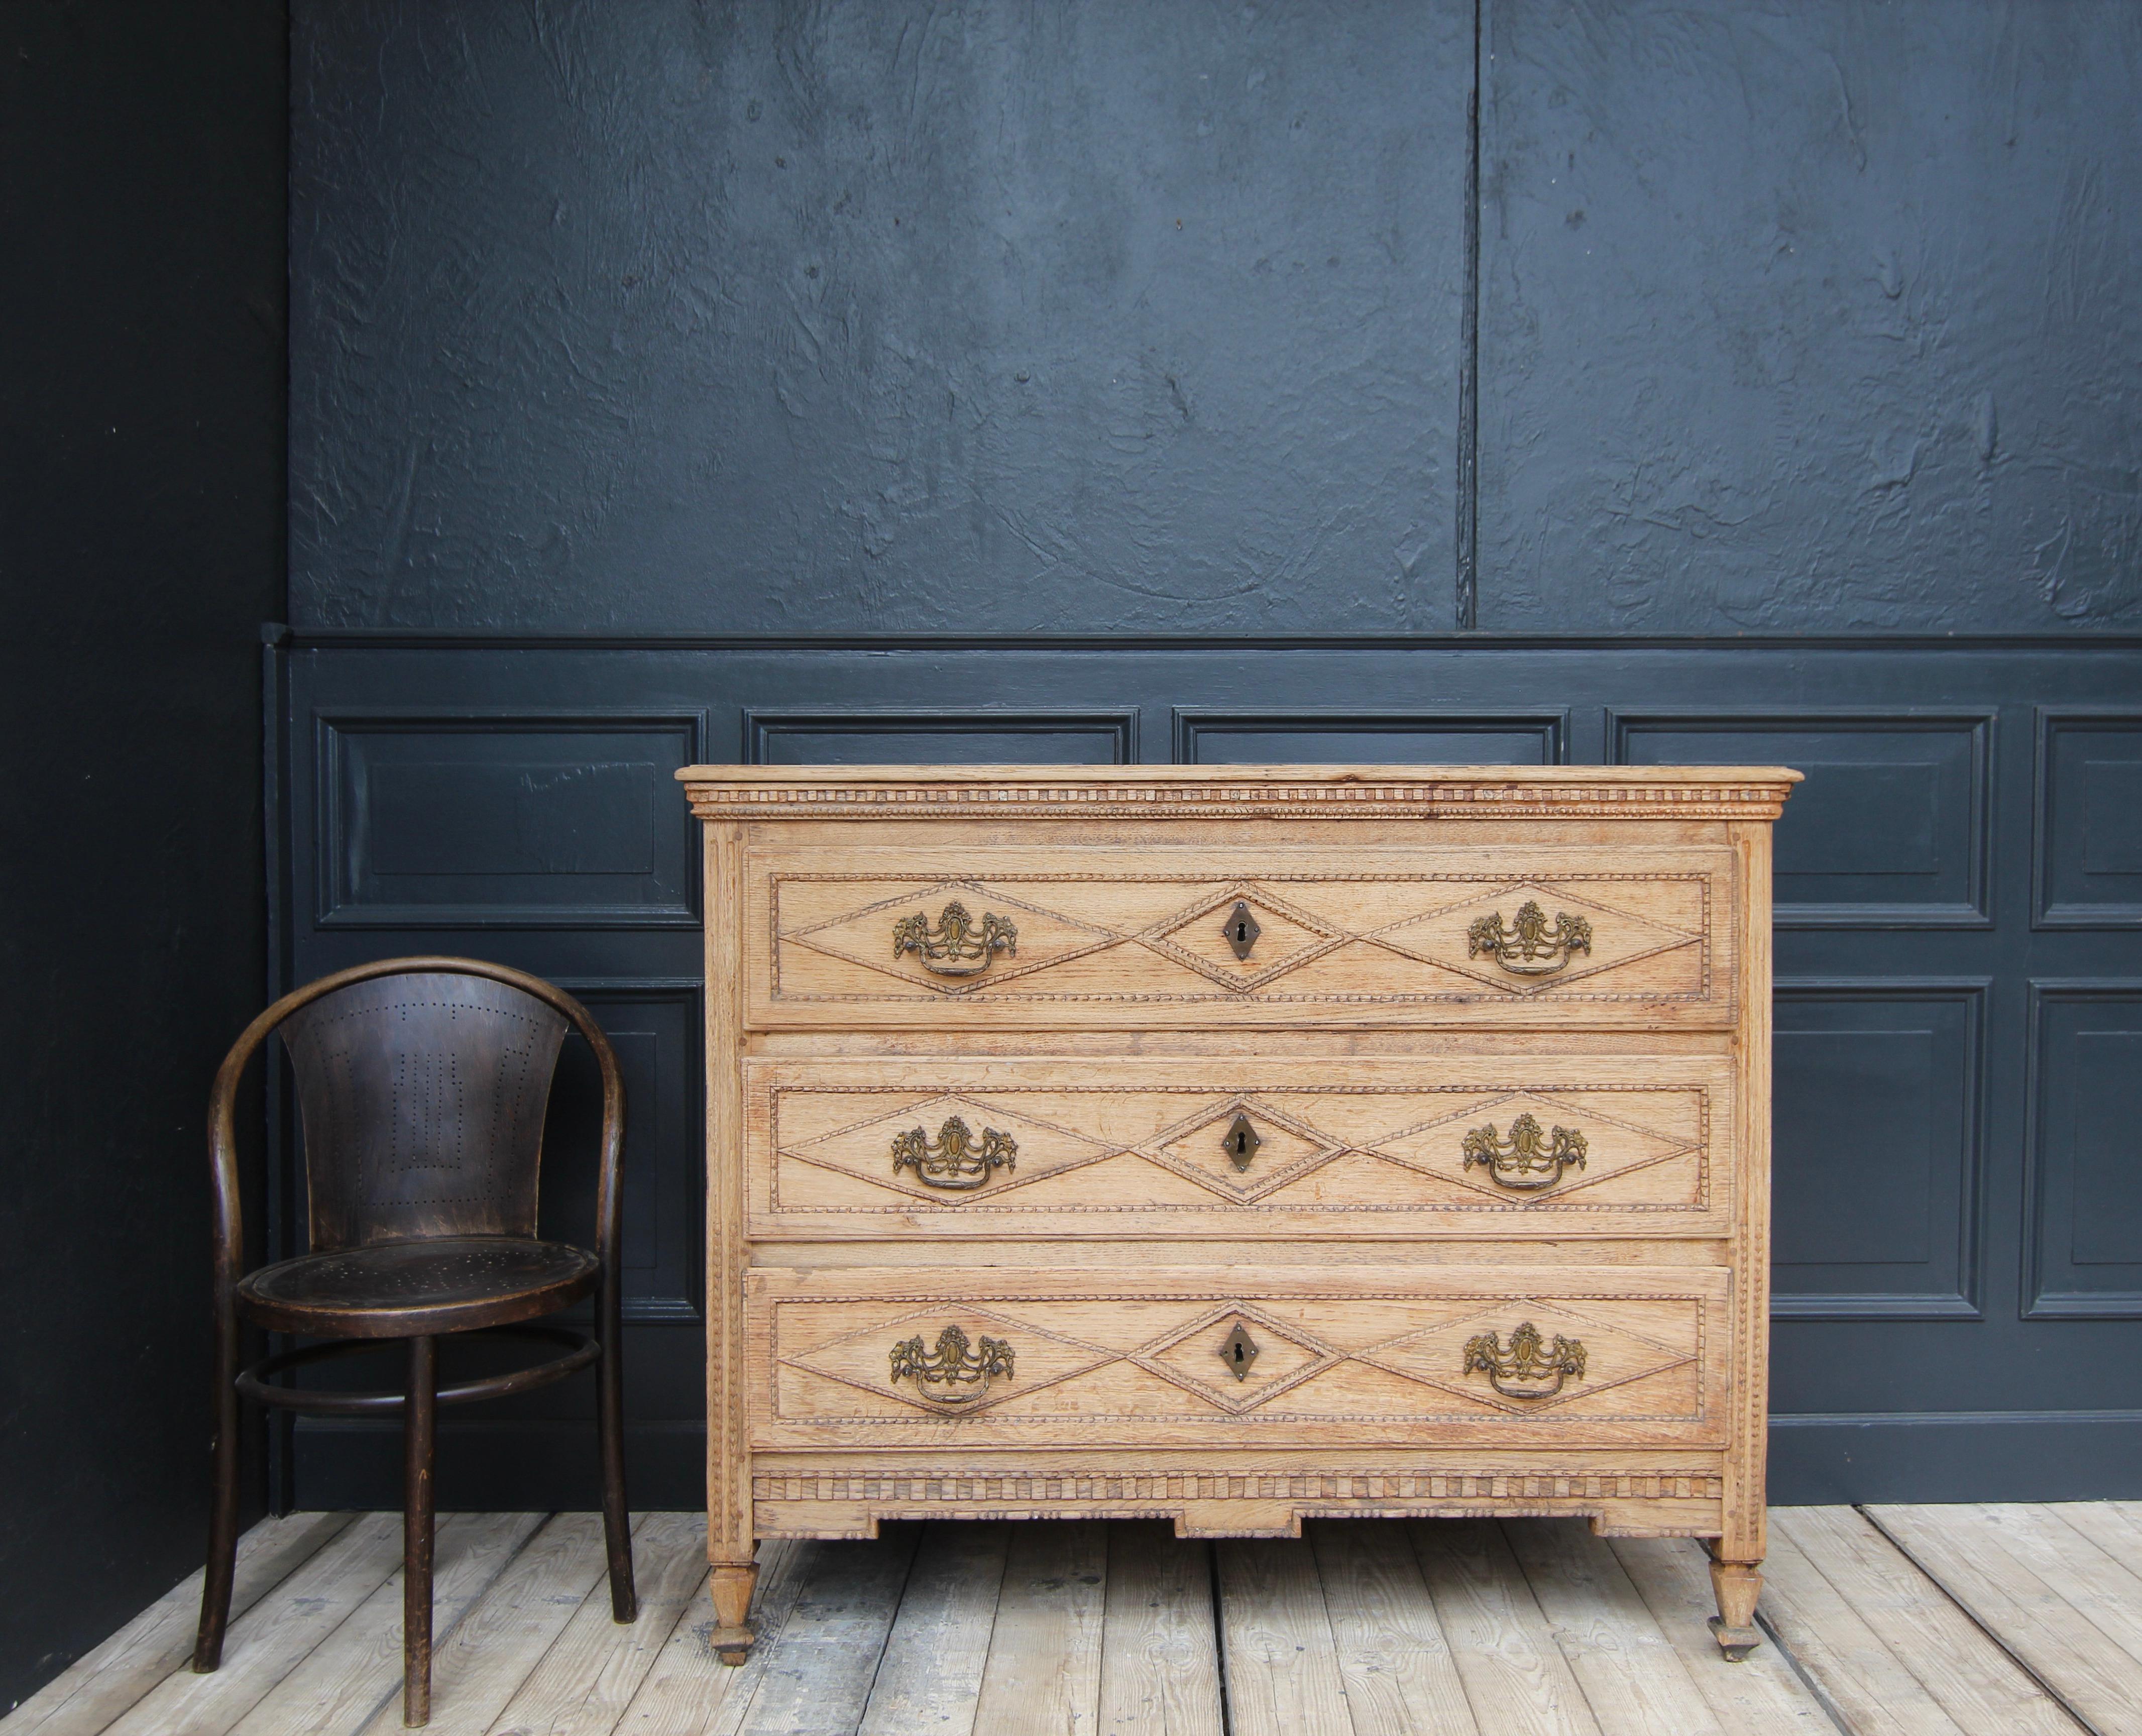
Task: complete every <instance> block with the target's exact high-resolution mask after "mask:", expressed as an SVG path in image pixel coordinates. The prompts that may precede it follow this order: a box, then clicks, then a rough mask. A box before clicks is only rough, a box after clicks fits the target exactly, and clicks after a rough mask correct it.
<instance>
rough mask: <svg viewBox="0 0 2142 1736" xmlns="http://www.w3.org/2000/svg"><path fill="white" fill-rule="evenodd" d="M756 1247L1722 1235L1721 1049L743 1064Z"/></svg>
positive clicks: (1731, 1120) (1724, 1111)
mask: <svg viewBox="0 0 2142 1736" xmlns="http://www.w3.org/2000/svg"><path fill="white" fill-rule="evenodd" d="M744 1081H745V1101H746V1105H747V1109H746V1115H745V1170H746V1176H747V1184H746V1185H747V1200H748V1213H749V1229H750V1233H751V1234H752V1235H753V1236H754V1237H756V1238H761V1239H774V1238H780V1237H791V1238H798V1239H818V1238H824V1239H855V1238H896V1237H903V1236H908V1237H911V1236H914V1235H916V1234H923V1235H955V1236H967V1235H971V1234H987V1235H989V1236H990V1237H993V1238H995V1237H1007V1236H1009V1237H1021V1236H1035V1237H1040V1236H1047V1237H1064V1236H1093V1237H1106V1238H1112V1239H1113V1238H1120V1237H1124V1236H1150V1237H1156V1238H1166V1237H1173V1236H1177V1235H1201V1236H1215V1235H1217V1236H1252V1237H1255V1236H1265V1235H1271V1236H1286V1237H1292V1236H1303V1235H1308V1236H1345V1237H1363V1236H1403V1237H1417V1236H1420V1235H1423V1234H1434V1235H1439V1236H1440V1235H1456V1236H1468V1237H1510V1236H1537V1237H1548V1236H1554V1237H1561V1236H1577V1235H1584V1236H1593V1235H1607V1236H1631V1237H1653V1238H1655V1237H1659V1236H1669V1235H1671V1236H1712V1237H1724V1236H1725V1235H1727V1234H1730V1230H1731V1228H1732V1221H1733V1190H1734V1175H1735V1170H1734V1161H1733V1153H1734V1138H1735V1115H1734V1075H1733V1071H1732V1068H1731V1066H1730V1063H1729V1062H1728V1061H1726V1060H1725V1058H1724V1057H1722V1056H1701V1055H1681V1056H1656V1055H1651V1056H1646V1055H1634V1056H1582V1057H1576V1058H1553V1057H1546V1056H1542V1057H1530V1056H1524V1057H1513V1056H1503V1057H1494V1058H1481V1057H1473V1058H1469V1059H1463V1060H1453V1059H1429V1058H1418V1059H1416V1058H1406V1059H1402V1060H1401V1059H1394V1058H1390V1057H1379V1058H1374V1059H1370V1058H1363V1057H1358V1056H1350V1057H1335V1058H1330V1059H1320V1060H1315V1061H1305V1060H1297V1059H1286V1060H1255V1059H1241V1058H1199V1059H1194V1060H1184V1059H1167V1060H1147V1059H1121V1060H1118V1059H1106V1060H1097V1059H1094V1058H1092V1057H1079V1058H1038V1059H1025V1058H1021V1059H1017V1060H1009V1059H999V1060H988V1059H977V1058H972V1057H966V1058H962V1057H956V1056H930V1057H924V1058H918V1057H915V1056H878V1057H872V1058H869V1059H842V1060H805V1061H770V1060H764V1059H753V1060H748V1061H746V1062H745V1063H744Z"/></svg>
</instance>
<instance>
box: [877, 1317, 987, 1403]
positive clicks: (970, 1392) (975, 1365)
mask: <svg viewBox="0 0 2142 1736" xmlns="http://www.w3.org/2000/svg"><path fill="white" fill-rule="evenodd" d="M1011 1368H1012V1349H1011V1346H1010V1345H1009V1344H1007V1343H1004V1340H1003V1339H1002V1338H986V1337H985V1338H983V1340H982V1342H981V1345H980V1348H975V1346H973V1345H972V1344H970V1343H969V1342H968V1338H967V1335H966V1333H963V1332H961V1331H960V1328H958V1327H956V1326H948V1327H946V1328H945V1329H944V1331H942V1332H940V1333H938V1334H937V1348H935V1350H925V1348H923V1344H922V1334H921V1333H916V1335H915V1336H914V1337H913V1338H910V1339H908V1340H907V1341H906V1343H900V1344H896V1345H894V1346H893V1347H892V1377H893V1378H894V1379H895V1380H896V1381H898V1380H909V1379H911V1380H913V1381H914V1382H915V1385H916V1390H917V1391H918V1392H920V1393H921V1394H922V1396H923V1397H925V1398H930V1399H934V1400H935V1401H936V1402H938V1403H939V1404H944V1405H963V1404H972V1403H973V1402H975V1400H976V1399H978V1398H980V1397H982V1395H983V1394H984V1393H985V1392H988V1391H989V1390H990V1381H992V1380H994V1379H995V1377H997V1376H999V1375H1002V1376H1003V1377H1004V1378H1005V1379H1006V1380H1009V1379H1010V1378H1011ZM933 1388H941V1389H942V1390H933Z"/></svg>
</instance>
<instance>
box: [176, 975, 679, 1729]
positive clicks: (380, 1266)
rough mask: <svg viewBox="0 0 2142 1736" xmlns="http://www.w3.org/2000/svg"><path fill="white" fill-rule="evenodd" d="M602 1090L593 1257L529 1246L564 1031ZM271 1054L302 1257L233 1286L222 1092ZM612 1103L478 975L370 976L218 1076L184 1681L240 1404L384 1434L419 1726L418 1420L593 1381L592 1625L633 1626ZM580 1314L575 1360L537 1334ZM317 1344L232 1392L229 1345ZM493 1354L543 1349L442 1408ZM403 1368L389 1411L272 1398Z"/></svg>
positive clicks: (221, 1601) (421, 1529) (421, 1425)
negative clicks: (203, 1402) (597, 1528)
mask: <svg viewBox="0 0 2142 1736" xmlns="http://www.w3.org/2000/svg"><path fill="white" fill-rule="evenodd" d="M569 1029H570V1030H574V1031H579V1032H580V1035H581V1036H583V1037H585V1038H586V1040H587V1043H588V1046H589V1047H590V1048H591V1049H593V1050H594V1051H595V1059H596V1061H597V1062H598V1063H599V1064H600V1066H601V1069H602V1086H603V1114H602V1135H601V1152H600V1180H599V1183H598V1185H597V1190H596V1195H595V1251H594V1252H593V1253H590V1252H588V1251H586V1250H585V1249H580V1248H574V1247H569V1246H566V1245H565V1244H561V1243H557V1242H545V1241H540V1240H538V1239H536V1234H535V1195H536V1184H537V1178H538V1173H539V1170H540V1165H541V1163H542V1157H543V1150H542V1145H543V1117H544V1111H545V1107H546V1105H548V1103H549V1101H550V1081H551V1076H552V1074H553V1072H554V1071H555V1068H556V1066H557V1061H558V1051H559V1049H560V1046H562V1045H563V1043H564V1041H565V1033H566V1031H568V1030H569ZM270 1031H280V1033H281V1035H282V1038H283V1042H284V1047H285V1048H286V1049H287V1050H288V1051H289V1056H290V1061H291V1065H292V1067H293V1068H294V1071H295V1073H296V1076H297V1086H298V1102H299V1112H300V1115H301V1116H302V1118H303V1122H304V1141H305V1179H306V1185H307V1190H308V1214H309V1218H310V1224H309V1235H308V1244H309V1251H308V1252H307V1253H305V1254H301V1255H299V1257H298V1258H297V1259H287V1260H284V1261H282V1262H280V1263H279V1264H275V1265H272V1266H264V1267H262V1268H260V1269H259V1270H258V1271H254V1272H251V1273H248V1272H246V1271H245V1269H244V1248H243V1227H242V1224H241V1221H240V1219H239V1193H238V1156H237V1148H236V1141H235V1133H234V1105H235V1102H236V1099H237V1095H238V1085H239V1078H240V1076H242V1075H243V1074H244V1071H245V1067H246V1064H247V1063H248V1061H250V1060H251V1059H252V1057H253V1055H254V1051H256V1050H258V1049H259V1047H260V1046H261V1045H262V1044H263V1043H264V1042H265V1041H266V1040H267V1038H268V1035H269V1032H270ZM623 1145H624V1080H623V1078H622V1076H620V1075H619V1071H618V1065H617V1056H615V1055H614V1053H613V1052H612V1051H611V1049H610V1043H609V1041H607V1040H606V1039H605V1037H604V1036H603V1034H602V1031H601V1030H600V1028H599V1027H598V1026H596V1024H595V1021H594V1020H593V1019H592V1018H590V1016H588V1012H587V1009H586V1008H585V1007H584V1006H581V1005H580V1002H577V1001H575V999H573V997H571V996H570V995H568V994H565V993H564V992H561V991H560V990H558V989H555V988H553V987H551V986H550V984H549V983H547V982H544V981H543V980H542V979H541V978H540V977H531V976H527V975H526V974H525V973H523V972H520V971H513V970H508V969H506V967H504V966H502V965H495V964H485V963H482V962H480V961H478V960H476V959H473V958H389V959H384V960H382V961H380V962H378V963H376V964H367V965H359V966H358V967H356V968H355V969H354V970H348V971H338V972H336V973H335V974H334V975H333V976H331V977H322V978H320V980H319V981H318V982H313V983H308V985H307V986H306V987H304V988H301V989H299V990H298V991H296V992H294V993H293V994H289V995H285V996H284V997H283V998H282V999H281V1000H279V1001H278V1002H276V1003H275V1004H274V1006H271V1007H269V1009H268V1010H267V1011H265V1012H264V1013H262V1014H261V1015H260V1016H259V1018H257V1019H255V1020H254V1021H253V1022H252V1023H251V1024H250V1025H249V1026H246V1027H245V1030H244V1034H243V1035H241V1036H239V1039H238V1041H237V1042H236V1043H234V1045H232V1046H231V1051H230V1054H229V1055H228V1056H225V1058H224V1062H223V1066H222V1067H221V1068H220V1069H219V1070H218V1071H217V1073H216V1076H215V1091H214V1093H213V1095H212V1096H211V1097H210V1103H209V1160H210V1168H211V1171H212V1175H213V1180H214V1184H215V1506H214V1512H213V1517H212V1520H211V1522H210V1531H209V1560H208V1574H207V1579H206V1582H205V1585H204V1586H203V1588H202V1591H201V1616H200V1635H199V1638H198V1640H196V1642H195V1647H194V1664H193V1667H194V1668H195V1669H196V1670H199V1671H202V1672H206V1671H209V1670H212V1669H215V1667H216V1666H217V1664H220V1662H221V1661H222V1657H223V1635H224V1628H225V1624H226V1622H227V1621H228V1620H229V1619H230V1587H231V1578H232V1574H233V1570H234V1564H235V1560H236V1555H237V1549H238V1500H239V1487H238V1471H239V1466H238V1460H239V1451H238V1449H239V1437H238V1420H239V1399H240V1398H241V1397H244V1398H249V1399H251V1400H253V1401H254V1402H256V1403H259V1404H264V1405H274V1406H279V1407H282V1408H284V1409H288V1410H293V1411H301V1412H311V1413H313V1414H315V1415H323V1416H332V1417H374V1416H384V1415H392V1414H395V1413H397V1412H398V1413H399V1414H400V1415H401V1417H402V1548H403V1563H404V1565H403V1584H402V1721H403V1722H404V1723H405V1724H423V1723H425V1722H426V1721H427V1719H429V1718H430V1716H431V1701H432V1443H433V1435H434V1425H435V1418H436V1414H437V1407H438V1406H439V1405H442V1404H455V1403H459V1402H462V1401H465V1400H470V1399H477V1398H499V1397H505V1396H506V1394H508V1393H511V1392H528V1391H530V1390H531V1388H533V1387H542V1386H548V1385H549V1384H550V1382H553V1381H558V1380H563V1379H564V1378H565V1377H566V1376H567V1375H569V1374H573V1373H575V1372H578V1371H579V1370H580V1369H582V1368H588V1367H590V1365H593V1366H594V1367H595V1368H596V1370H597V1372H598V1376H599V1378H600V1400H599V1403H598V1406H597V1412H596V1415H597V1432H598V1433H599V1435H600V1438H601V1443H602V1482H603V1532H604V1537H605V1542H606V1543H607V1545H608V1546H609V1553H610V1613H611V1614H612V1615H614V1617H615V1618H616V1619H617V1620H619V1621H620V1622H629V1621H631V1620H633V1618H634V1615H635V1614H636V1613H637V1608H638V1605H637V1600H636V1598H635V1596H634V1591H633V1584H632V1538H631V1532H630V1530H629V1521H628V1518H627V1515H626V1511H625V1501H624V1439H623V1422H624V1415H623V1391H622V1383H621V1379H620V1370H619V1360H618V1283H619V1270H618V1234H619V1215H620V1204H619V1193H618V1168H619V1158H620V1155H621V1152H622V1149H623ZM590 1291H593V1292H594V1293H595V1333H594V1335H593V1336H592V1337H590V1336H589V1335H587V1334H585V1333H578V1332H574V1331H571V1330H569V1329H568V1328H565V1327H562V1326H559V1325H557V1324H555V1323H550V1324H545V1323H541V1321H540V1316H542V1315H545V1314H551V1313H556V1312H557V1311H558V1310H559V1309H560V1308H566V1307H569V1306H570V1304H572V1303H575V1302H577V1301H579V1300H580V1298H582V1297H584V1296H585V1295H587V1294H588V1293H590ZM245 1323H249V1324H251V1325H254V1326H257V1327H261V1328H265V1329H267V1330H268V1331H270V1332H279V1333H293V1334H295V1335H299V1336H301V1337H304V1338H323V1339H328V1340H330V1341H331V1342H328V1343H315V1344H309V1345H307V1346H305V1347H304V1348H299V1349H296V1350H288V1351H284V1353H281V1354H280V1355H277V1356H271V1357H269V1358H266V1359H265V1360H264V1361H262V1362H258V1363H254V1364H253V1365H252V1366H251V1367H249V1368H245V1369H243V1370H241V1369H240V1368H239V1366H238V1356H239V1332H240V1330H241V1327H242V1325H243V1324H245ZM467 1332H488V1333H492V1334H496V1335H499V1336H503V1337H509V1338H522V1339H532V1340H535V1341H536V1342H538V1343H546V1344H550V1345H553V1346H556V1347H560V1348H562V1350H563V1354H560V1355H558V1356H555V1357H553V1358H550V1360H548V1361H546V1362H542V1363H536V1364H535V1365H534V1366H532V1367H527V1368H519V1369H516V1370H514V1371H513V1372H508V1373H504V1374H495V1375H491V1376H489V1377H485V1378H481V1379H475V1380H468V1381H465V1382H461V1383H459V1384H457V1385H454V1386H450V1387H445V1388H443V1389H442V1388H441V1387H440V1386H439V1384H438V1343H439V1339H440V1338H441V1337H442V1336H444V1335H446V1334H447V1333H467ZM395 1338H400V1339H403V1340H406V1341H407V1344H408V1377H407V1383H406V1386H405V1387H404V1390H403V1391H402V1392H348V1391H328V1390H323V1389H321V1388H318V1387H295V1386H284V1385H280V1384H276V1383H274V1376H276V1375H278V1374H280V1373H283V1372H286V1371H288V1370H290V1369H294V1368H301V1367H304V1366H305V1365H307V1364H308V1363H315V1362H318V1361H320V1360H322V1359H323V1358H329V1357H334V1356H341V1355H347V1354H351V1353H357V1352H360V1351H363V1350H367V1349H370V1348H375V1347H376V1346H377V1345H378V1343H379V1342H380V1341H381V1340H382V1339H395Z"/></svg>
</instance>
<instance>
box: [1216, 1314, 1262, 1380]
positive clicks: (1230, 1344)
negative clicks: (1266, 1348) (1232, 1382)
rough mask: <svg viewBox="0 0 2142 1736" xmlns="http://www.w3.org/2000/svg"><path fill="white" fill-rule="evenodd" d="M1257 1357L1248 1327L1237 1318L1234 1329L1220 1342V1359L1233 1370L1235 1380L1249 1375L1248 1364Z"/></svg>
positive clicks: (1254, 1342)
mask: <svg viewBox="0 0 2142 1736" xmlns="http://www.w3.org/2000/svg"><path fill="white" fill-rule="evenodd" d="M1256 1359H1257V1346H1256V1340H1255V1339H1254V1338H1251V1336H1250V1329H1249V1328H1247V1327H1246V1326H1245V1325H1243V1324H1242V1323H1241V1321H1239V1320H1237V1321H1236V1323H1235V1329H1234V1330H1233V1331H1232V1332H1231V1333H1228V1334H1227V1336H1226V1338H1223V1339H1222V1340H1221V1342H1220V1360H1221V1361H1222V1362H1223V1363H1226V1365H1227V1367H1228V1368H1229V1369H1230V1370H1231V1372H1233V1374H1234V1377H1235V1378H1236V1380H1247V1379H1248V1378H1249V1377H1250V1364H1251V1363H1254V1362H1255V1361H1256Z"/></svg>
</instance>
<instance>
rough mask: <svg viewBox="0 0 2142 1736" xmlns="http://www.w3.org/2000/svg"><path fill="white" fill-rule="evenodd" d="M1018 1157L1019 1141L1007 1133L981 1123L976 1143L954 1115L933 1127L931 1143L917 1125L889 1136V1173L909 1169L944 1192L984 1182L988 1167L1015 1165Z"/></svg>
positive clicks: (963, 1190) (968, 1188) (965, 1190)
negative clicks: (933, 1135) (890, 1157)
mask: <svg viewBox="0 0 2142 1736" xmlns="http://www.w3.org/2000/svg"><path fill="white" fill-rule="evenodd" d="M1018 1159H1019V1141H1018V1140H1015V1139H1014V1138H1013V1137H1012V1136H1011V1135H1009V1134H1008V1133H999V1132H998V1131H997V1130H996V1129H995V1128H994V1127H985V1128H984V1129H983V1130H982V1139H981V1143H980V1145H976V1144H975V1134H974V1130H973V1129H972V1128H970V1127H969V1126H968V1125H967V1124H966V1123H965V1121H963V1120H960V1118H959V1116H957V1115H954V1116H953V1117H952V1118H951V1119H950V1120H948V1121H946V1122H945V1125H943V1126H942V1127H940V1128H939V1129H938V1130H937V1138H936V1140H935V1142H934V1143H933V1142H932V1141H931V1140H930V1136H929V1135H927V1134H925V1132H923V1130H921V1129H920V1127H911V1128H910V1129H908V1130H907V1131H906V1133H896V1134H895V1135H893V1136H892V1173H893V1174H894V1175H898V1174H900V1172H901V1170H914V1171H915V1179H916V1180H917V1181H919V1182H920V1183H921V1184H922V1185H923V1186H925V1187H926V1188H942V1189H945V1192H946V1193H948V1194H964V1193H968V1192H970V1191H972V1190H973V1189H975V1188H979V1187H981V1186H984V1185H986V1184H987V1182H988V1181H989V1179H990V1172H991V1171H992V1170H996V1169H999V1168H1003V1169H1006V1170H1014V1169H1017V1168H1018V1167H1019V1163H1018Z"/></svg>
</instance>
